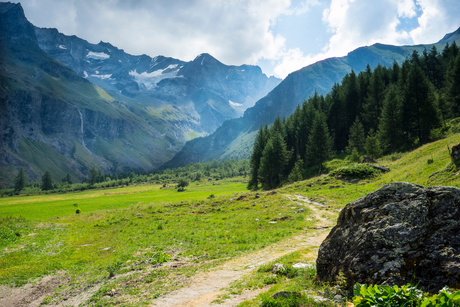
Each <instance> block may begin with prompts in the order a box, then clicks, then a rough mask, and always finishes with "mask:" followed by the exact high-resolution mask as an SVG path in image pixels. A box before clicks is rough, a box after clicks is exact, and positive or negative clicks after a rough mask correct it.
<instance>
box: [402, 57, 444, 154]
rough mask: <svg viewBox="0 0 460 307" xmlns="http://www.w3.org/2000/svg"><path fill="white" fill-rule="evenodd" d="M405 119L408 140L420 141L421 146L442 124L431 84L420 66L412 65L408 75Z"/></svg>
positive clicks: (405, 95)
mask: <svg viewBox="0 0 460 307" xmlns="http://www.w3.org/2000/svg"><path fill="white" fill-rule="evenodd" d="M414 62H415V60H414ZM403 118H404V121H403V123H404V128H405V130H404V132H405V133H407V135H408V140H409V141H414V140H416V139H418V142H419V143H420V144H424V143H426V142H427V141H428V139H429V135H430V131H431V130H432V129H433V128H435V127H438V126H439V123H440V121H439V116H438V111H437V109H436V106H435V96H434V94H433V92H432V88H431V86H430V82H429V80H428V79H427V77H426V76H425V75H424V73H423V71H422V70H421V68H420V67H419V66H418V65H412V66H411V68H410V70H409V74H408V75H407V81H406V86H405V93H404V105H403ZM408 145H411V144H408Z"/></svg>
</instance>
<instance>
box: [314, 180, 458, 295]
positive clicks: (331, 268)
mask: <svg viewBox="0 0 460 307" xmlns="http://www.w3.org/2000/svg"><path fill="white" fill-rule="evenodd" d="M316 266H317V276H318V279H319V280H320V281H323V282H325V281H329V282H333V281H334V280H335V278H336V276H337V274H338V273H339V272H340V271H342V272H343V273H344V276H345V278H346V280H347V285H348V290H349V291H350V292H351V291H352V287H353V285H354V284H355V283H356V282H359V283H363V284H388V285H404V284H407V283H413V284H414V283H416V284H417V283H418V287H419V288H421V289H422V290H423V291H426V292H437V291H438V290H440V289H442V288H443V287H444V286H446V285H447V286H450V287H452V286H455V285H458V284H459V283H460V189H458V188H454V187H444V186H438V187H426V188H424V187H422V186H420V185H416V184H411V183H404V182H400V183H390V184H387V185H385V186H383V187H382V188H381V189H380V190H378V191H375V192H373V193H370V194H368V195H367V196H365V197H364V198H361V199H358V200H356V201H354V202H352V203H349V204H348V205H347V206H346V207H345V208H344V209H343V210H342V211H341V212H340V215H339V218H338V221H337V225H336V226H335V227H334V228H333V229H332V230H331V232H330V233H329V235H328V237H327V238H326V240H324V242H323V243H322V244H321V246H320V249H319V253H318V258H317V261H316Z"/></svg>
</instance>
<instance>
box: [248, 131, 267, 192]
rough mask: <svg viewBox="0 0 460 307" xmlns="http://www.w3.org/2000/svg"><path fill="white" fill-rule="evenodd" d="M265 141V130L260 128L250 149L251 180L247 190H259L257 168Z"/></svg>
mask: <svg viewBox="0 0 460 307" xmlns="http://www.w3.org/2000/svg"><path fill="white" fill-rule="evenodd" d="M266 141H267V133H266V129H264V128H263V127H262V126H260V128H259V131H258V132H257V135H256V139H255V140H254V146H253V148H252V155H251V159H250V161H249V164H250V166H251V178H250V179H249V182H248V189H251V190H257V189H258V188H259V168H260V159H261V158H262V154H263V152H264V148H265V143H266Z"/></svg>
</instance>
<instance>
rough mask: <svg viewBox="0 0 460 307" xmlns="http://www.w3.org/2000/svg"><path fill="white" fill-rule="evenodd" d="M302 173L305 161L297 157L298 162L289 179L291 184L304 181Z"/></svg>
mask: <svg viewBox="0 0 460 307" xmlns="http://www.w3.org/2000/svg"><path fill="white" fill-rule="evenodd" d="M302 172H303V160H302V159H300V157H299V156H297V161H296V163H295V164H294V167H293V168H292V171H291V173H290V174H289V177H288V179H289V182H296V181H301V180H302V179H303V176H302Z"/></svg>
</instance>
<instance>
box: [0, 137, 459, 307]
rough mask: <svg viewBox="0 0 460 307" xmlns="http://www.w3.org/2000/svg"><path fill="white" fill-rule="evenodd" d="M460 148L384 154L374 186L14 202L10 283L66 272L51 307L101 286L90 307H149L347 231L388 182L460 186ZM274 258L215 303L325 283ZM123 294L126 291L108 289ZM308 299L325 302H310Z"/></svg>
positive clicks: (210, 184)
mask: <svg viewBox="0 0 460 307" xmlns="http://www.w3.org/2000/svg"><path fill="white" fill-rule="evenodd" d="M459 142H460V135H458V134H457V135H454V136H451V137H449V138H446V139H443V140H440V141H437V142H434V143H431V144H427V145H425V146H422V147H420V148H418V149H416V150H414V151H412V152H409V153H402V154H397V155H393V156H387V157H383V158H381V159H380V160H379V161H378V162H379V164H380V165H383V166H386V167H388V168H390V169H391V171H390V172H388V173H386V174H379V175H376V176H373V177H370V178H366V179H353V178H346V177H342V178H337V177H335V176H330V175H325V174H323V175H320V176H317V177H313V178H311V179H308V180H305V181H301V182H296V183H293V184H289V185H286V186H284V187H282V188H279V189H277V190H274V191H248V190H247V189H246V183H244V182H243V180H245V178H242V177H236V178H232V179H225V180H219V181H205V180H201V181H199V182H191V183H190V185H189V186H188V187H186V189H185V191H184V192H178V191H177V188H176V187H174V186H166V187H163V185H159V184H141V185H137V186H136V185H135V186H126V187H119V188H111V189H104V190H102V189H101V190H86V191H83V192H75V193H65V194H43V195H34V196H14V197H3V198H0V284H3V285H8V286H22V285H24V284H26V283H30V282H36V281H37V280H39V279H37V278H41V277H43V276H46V275H59V276H61V275H62V276H65V277H62V280H63V281H62V282H61V283H60V284H59V285H57V286H56V288H55V289H54V290H53V291H52V293H51V294H48V295H47V296H46V297H45V299H43V301H42V304H62V303H63V302H64V301H66V300H67V299H69V298H70V297H72V295H74V296H75V295H76V294H79V293H82V292H84V291H90V290H91V291H90V294H88V297H89V299H88V300H87V302H86V303H85V304H87V305H92V306H112V305H113V306H119V305H122V306H144V305H149V304H151V303H152V302H153V301H154V300H155V299H156V298H158V297H161V296H162V295H163V294H164V293H167V292H169V291H172V290H174V289H179V288H181V287H183V286H184V285H186V284H187V282H188V281H189V280H190V277H192V276H194V275H195V274H197V273H199V272H203V271H207V270H212V269H213V268H216V267H217V266H219V265H220V264H223V263H226V262H227V261H229V260H231V259H236V258H238V257H240V256H244V255H247V254H248V253H251V252H256V251H259V250H261V249H263V248H267V247H270V246H272V245H273V244H275V243H277V242H281V241H283V240H286V239H289V238H293V237H295V236H298V235H303V236H306V237H308V236H312V237H314V236H315V235H316V228H317V227H318V225H321V224H324V222H325V221H326V220H327V221H330V223H329V224H330V225H331V226H333V225H334V224H335V221H336V218H337V216H338V210H336V209H339V208H343V207H344V206H345V205H346V204H347V203H349V202H351V201H354V200H356V199H358V198H360V197H363V196H364V195H366V194H367V193H369V192H371V191H374V190H376V189H379V188H380V187H381V186H383V185H384V184H386V183H389V182H396V181H409V182H413V183H417V184H421V185H424V186H427V185H440V184H442V185H450V186H456V187H458V186H460V180H459V175H458V174H459V173H458V171H457V168H456V167H455V165H453V163H452V162H451V161H450V156H449V152H448V149H447V147H452V145H454V144H457V143H459ZM326 167H327V170H328V171H334V170H337V169H339V168H344V169H345V170H346V169H350V168H353V167H355V166H354V164H353V163H351V162H350V161H348V160H347V158H346V157H345V158H343V159H335V160H332V161H330V162H328V163H327V165H326ZM295 195H302V196H304V197H308V198H309V199H310V200H313V201H316V202H319V203H321V204H323V205H326V208H324V209H321V210H324V211H322V213H321V214H322V215H321V217H320V218H321V219H322V220H321V221H320V220H319V218H315V217H313V215H314V214H317V213H314V212H312V211H311V207H309V206H305V204H304V203H302V202H299V201H296V200H295V197H293V196H295ZM77 207H78V208H79V209H80V210H81V213H79V214H77V213H76V209H77ZM301 208H303V209H305V210H299V209H301ZM315 248H316V249H317V248H318V246H310V247H304V248H303V251H304V252H302V249H299V251H298V252H295V253H294V254H290V255H287V256H284V257H282V258H280V259H278V260H276V261H273V263H275V262H281V263H284V264H285V265H286V267H288V268H289V266H290V265H292V264H293V263H294V262H297V261H304V262H312V261H314V259H313V258H311V257H312V256H311V249H313V250H314V249H315ZM307 251H308V253H310V254H309V256H308V257H307V258H306V256H304V254H307ZM273 263H270V264H269V265H268V266H267V265H265V266H261V267H259V268H258V269H257V270H255V271H254V272H253V273H251V274H250V275H248V276H245V277H244V278H243V279H241V280H239V281H237V282H235V283H233V284H232V285H231V286H230V287H229V288H228V289H227V290H226V291H228V293H227V294H222V295H221V296H220V298H219V299H217V300H216V302H215V303H216V304H217V303H219V302H223V301H225V300H226V299H228V297H230V296H231V295H238V293H241V292H242V291H245V290H251V289H258V288H263V287H267V286H269V287H271V288H267V289H268V290H267V291H268V292H267V291H264V292H265V294H264V293H262V294H260V295H259V296H257V297H256V298H255V299H254V300H252V301H248V302H246V303H242V304H241V306H259V305H260V304H261V301H265V302H269V301H270V300H271V298H270V297H269V294H270V295H271V294H273V293H274V292H276V291H282V290H286V289H288V290H289V289H290V290H295V291H297V290H301V289H307V290H308V289H310V290H311V291H313V290H314V291H316V290H317V289H324V287H325V285H319V284H317V283H315V282H314V275H315V271H314V270H310V269H308V270H294V269H288V270H287V271H286V273H283V274H284V275H283V274H281V275H279V274H278V275H273V274H272V273H271V271H270V266H271V265H272V264H273ZM112 289H116V291H117V295H108V294H107V293H110V291H112ZM264 289H265V288H264ZM315 289H316V290H315ZM310 290H309V291H310ZM304 303H305V304H306V305H309V304H310V305H311V306H316V305H315V304H316V303H314V302H310V301H308V299H305V300H304ZM273 306H274V305H273ZM318 306H320V305H318Z"/></svg>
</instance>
